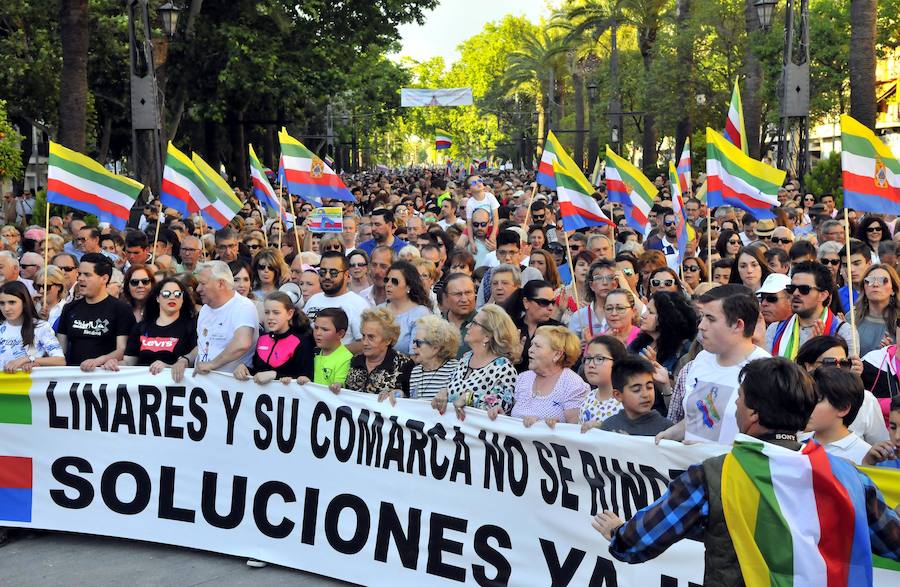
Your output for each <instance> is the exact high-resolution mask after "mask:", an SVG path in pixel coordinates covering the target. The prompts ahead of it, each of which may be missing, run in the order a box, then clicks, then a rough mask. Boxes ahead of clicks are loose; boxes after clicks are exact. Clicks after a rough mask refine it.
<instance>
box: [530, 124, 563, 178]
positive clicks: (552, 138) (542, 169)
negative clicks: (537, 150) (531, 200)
mask: <svg viewBox="0 0 900 587" xmlns="http://www.w3.org/2000/svg"><path fill="white" fill-rule="evenodd" d="M563 152H564V151H563V148H562V145H560V144H559V141H558V140H557V139H556V135H554V134H553V131H552V130H551V131H549V132H548V133H547V140H546V141H544V150H543V151H541V160H540V161H539V162H538V165H537V177H536V178H535V179H536V180H537V182H538V185H542V186H544V187H547V188H550V189H551V190H555V189H556V176H555V171H554V168H553V162H554V161H556V159H557V157H558V156H559V153H563Z"/></svg>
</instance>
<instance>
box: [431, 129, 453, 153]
mask: <svg viewBox="0 0 900 587" xmlns="http://www.w3.org/2000/svg"><path fill="white" fill-rule="evenodd" d="M452 146H453V137H452V136H450V133H448V132H447V131H445V130H441V129H439V128H438V129H435V130H434V148H435V150H437V151H441V150H443V149H449V148H450V147H452Z"/></svg>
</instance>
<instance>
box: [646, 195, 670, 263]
mask: <svg viewBox="0 0 900 587" xmlns="http://www.w3.org/2000/svg"><path fill="white" fill-rule="evenodd" d="M658 216H662V218H663V235H662V238H661V239H659V240H658V241H653V242H650V243H648V244H647V249H652V250H657V251H662V252H663V254H664V255H665V256H666V265H668V266H669V267H670V268H671V269H674V270H675V271H678V225H677V222H676V220H675V211H674V210H672V209H671V208H665V209H664V210H661V211H660V212H659V214H658Z"/></svg>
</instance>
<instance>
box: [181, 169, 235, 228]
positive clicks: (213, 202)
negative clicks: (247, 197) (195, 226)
mask: <svg viewBox="0 0 900 587" xmlns="http://www.w3.org/2000/svg"><path fill="white" fill-rule="evenodd" d="M191 161H193V163H194V165H195V166H196V167H197V170H198V171H199V172H200V175H202V176H203V179H204V180H205V183H204V186H203V193H204V195H205V196H206V199H207V200H208V201H209V205H208V206H206V208H204V209H202V210H200V215H201V216H202V217H203V220H205V221H206V223H207V224H209V225H210V226H212V227H213V228H216V229H219V228H222V227H223V226H225V225H226V224H228V223H229V222H231V219H232V218H234V217H235V216H236V215H237V213H238V212H240V211H241V208H243V206H244V204H243V203H242V202H241V201H240V200H238V198H237V196H235V195H234V190H232V189H231V187H230V186H229V185H228V183H227V182H226V181H225V180H224V179H222V176H220V175H219V174H218V173H216V171H215V170H214V169H213V168H212V167H210V166H209V164H208V163H207V162H206V161H204V160H203V158H202V157H200V155H198V154H197V153H191Z"/></svg>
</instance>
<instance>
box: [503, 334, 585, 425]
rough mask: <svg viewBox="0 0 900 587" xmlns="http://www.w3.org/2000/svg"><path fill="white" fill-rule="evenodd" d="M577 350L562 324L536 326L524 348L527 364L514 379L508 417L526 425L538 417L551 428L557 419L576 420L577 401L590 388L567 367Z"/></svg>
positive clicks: (577, 352)
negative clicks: (514, 386)
mask: <svg viewBox="0 0 900 587" xmlns="http://www.w3.org/2000/svg"><path fill="white" fill-rule="evenodd" d="M580 354H581V343H580V342H579V340H578V337H577V336H575V334H573V333H572V332H570V331H569V329H567V328H566V327H565V326H541V327H540V328H538V329H537V331H536V332H535V334H534V338H533V339H532V341H531V347H529V349H528V355H529V356H528V358H529V365H530V367H531V368H530V369H529V370H528V371H525V372H524V373H520V374H519V379H518V380H517V381H516V391H515V403H514V404H513V409H512V414H511V415H512V417H514V418H522V422H523V423H524V424H525V427H526V428H528V427H530V426H531V425H532V424H534V423H535V422H537V421H538V420H544V421H545V422H546V423H547V425H548V426H550V427H551V428H553V427H554V426H555V425H556V423H557V422H560V421H562V422H568V423H570V424H571V423H575V422H580V421H581V414H580V411H581V409H580V408H581V404H582V402H583V401H584V398H585V397H586V396H587V394H588V392H589V391H590V387H589V386H588V384H587V383H585V381H584V380H583V379H582V378H581V377H579V376H578V374H577V373H575V372H574V371H572V370H571V369H570V367H571V366H572V365H574V364H575V361H577V360H578V356H579V355H580Z"/></svg>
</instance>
